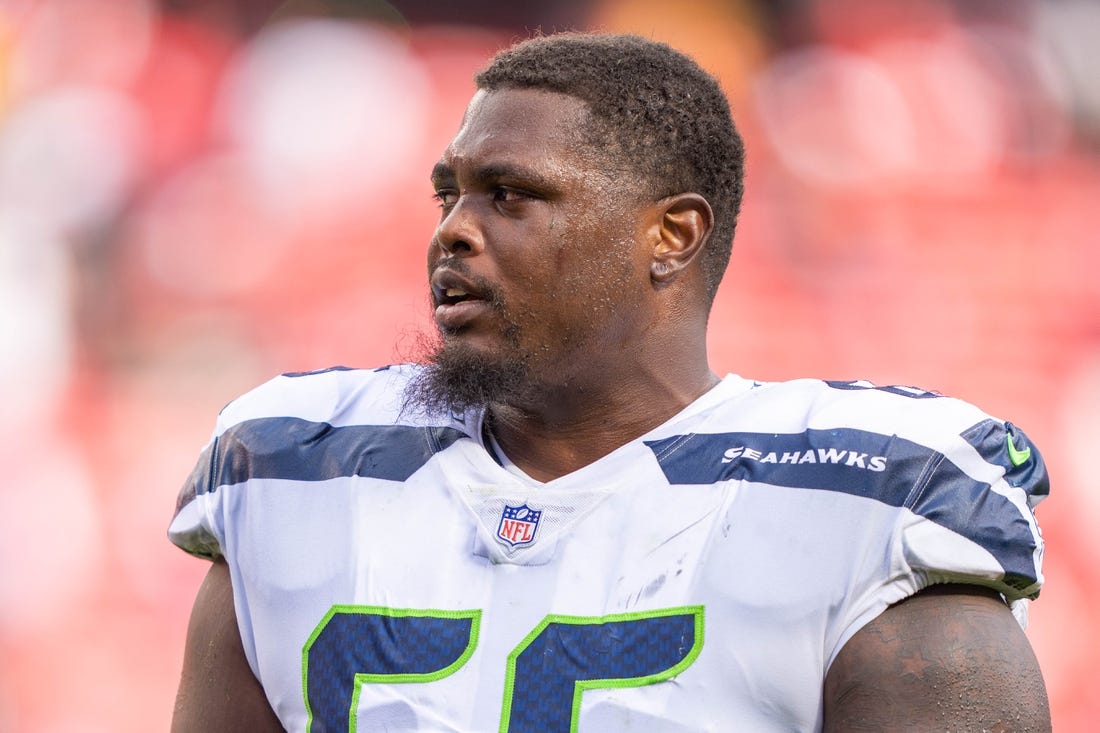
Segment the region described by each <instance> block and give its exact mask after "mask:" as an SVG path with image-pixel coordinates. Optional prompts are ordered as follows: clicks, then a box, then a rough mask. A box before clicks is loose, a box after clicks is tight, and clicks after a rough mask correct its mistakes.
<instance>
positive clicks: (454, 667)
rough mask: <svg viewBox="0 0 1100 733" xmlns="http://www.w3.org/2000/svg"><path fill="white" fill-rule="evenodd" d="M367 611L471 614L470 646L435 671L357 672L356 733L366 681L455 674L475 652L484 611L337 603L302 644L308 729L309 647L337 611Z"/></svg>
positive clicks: (351, 730)
mask: <svg viewBox="0 0 1100 733" xmlns="http://www.w3.org/2000/svg"><path fill="white" fill-rule="evenodd" d="M351 613H355V614H363V615H368V616H389V617H390V618H407V617H409V616H419V617H423V618H468V619H470V639H469V641H468V642H467V644H466V648H465V649H464V650H463V652H462V654H461V655H460V656H459V657H458V659H456V660H455V661H454V662H452V663H451V664H449V665H447V666H446V667H444V668H443V669H438V670H436V671H434V672H426V673H423V674H372V673H356V675H355V679H354V680H353V682H352V692H351V703H350V706H349V710H348V733H355V731H356V728H357V725H358V720H357V717H358V712H357V711H358V708H359V696H360V693H361V692H362V690H363V685H364V684H367V683H372V682H373V683H386V684H398V683H404V682H435V681H436V680H441V679H443V678H444V677H449V676H450V675H452V674H454V673H455V672H456V671H458V669H460V668H461V667H462V665H464V664H466V662H468V661H469V659H470V657H471V656H472V655H473V653H474V650H475V649H476V648H477V642H478V637H479V635H480V630H481V611H480V610H471V611H443V610H439V609H434V608H432V609H422V608H387V607H385V606H354V605H336V606H333V607H332V608H330V609H329V610H328V612H327V613H326V614H325V615H324V618H322V619H321V621H320V623H318V624H317V626H316V628H314V629H313V633H312V634H310V635H309V639H307V640H306V643H305V646H304V647H302V699H303V700H305V704H306V731H307V732H308V731H309V730H311V728H312V726H313V711H312V710H311V709H310V707H309V684H308V683H309V650H310V649H311V648H312V647H313V643H314V642H315V641H317V638H318V637H319V636H320V635H321V632H323V631H324V630H325V627H326V626H328V623H329V621H331V620H332V619H333V617H335V616H336V615H337V614H351Z"/></svg>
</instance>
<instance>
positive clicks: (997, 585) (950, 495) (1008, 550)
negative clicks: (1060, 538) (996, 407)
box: [899, 419, 1050, 625]
mask: <svg viewBox="0 0 1100 733" xmlns="http://www.w3.org/2000/svg"><path fill="white" fill-rule="evenodd" d="M960 437H961V438H962V440H961V441H960V442H959V443H958V446H957V448H955V449H952V450H950V451H946V452H944V453H939V454H936V455H935V457H934V458H933V459H932V460H930V461H929V463H928V465H927V466H926V467H925V470H924V471H923V473H922V474H921V476H920V477H919V478H918V480H917V482H916V484H915V485H914V487H913V490H912V493H911V494H910V497H909V499H908V501H907V502H906V508H908V509H909V513H908V514H907V515H906V517H905V519H904V520H903V522H902V527H901V531H900V533H899V537H900V542H901V553H902V556H903V558H904V562H905V563H906V564H907V565H908V566H909V568H910V570H911V572H912V573H913V574H914V575H915V576H916V578H917V580H918V585H920V587H926V586H928V585H932V584H936V583H970V584H977V585H982V586H986V587H989V588H992V589H994V590H996V591H998V592H999V593H1001V594H1002V595H1003V596H1004V598H1005V600H1006V601H1008V602H1009V603H1010V604H1012V605H1013V611H1014V613H1015V614H1016V617H1017V620H1019V621H1020V622H1021V625H1025V624H1026V603H1024V601H1025V600H1026V599H1033V598H1035V597H1037V596H1038V594H1039V590H1040V588H1041V587H1042V584H1043V573H1042V560H1043V539H1042V535H1041V533H1040V530H1039V525H1038V523H1037V521H1036V518H1035V515H1034V511H1033V510H1034V508H1035V506H1036V505H1037V504H1038V503H1039V502H1040V501H1041V500H1042V499H1044V498H1045V497H1046V496H1047V494H1048V493H1049V490H1050V484H1049V479H1048V476H1047V470H1046V466H1045V463H1044V462H1043V458H1042V456H1041V455H1040V454H1039V451H1038V449H1037V448H1036V447H1035V446H1033V445H1032V443H1031V441H1030V440H1029V439H1028V438H1027V436H1026V435H1025V434H1024V433H1023V431H1021V430H1020V429H1019V428H1016V427H1015V426H1014V425H1012V424H1011V423H1005V422H1001V421H998V420H994V419H986V420H982V421H980V422H979V423H977V424H975V425H974V426H973V427H971V428H970V429H968V430H966V431H964V432H963V433H962V434H961V436H960Z"/></svg>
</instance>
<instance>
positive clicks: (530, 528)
mask: <svg viewBox="0 0 1100 733" xmlns="http://www.w3.org/2000/svg"><path fill="white" fill-rule="evenodd" d="M541 516H542V512H541V511H535V510H534V509H532V508H531V507H529V506H527V505H526V504H523V505H521V506H508V505H505V507H504V511H503V512H502V513H501V515H500V526H499V527H497V539H499V540H502V541H504V542H507V543H508V544H509V545H511V546H512V547H518V546H519V545H529V544H531V543H532V542H534V541H535V530H537V529H538V528H539V517H541Z"/></svg>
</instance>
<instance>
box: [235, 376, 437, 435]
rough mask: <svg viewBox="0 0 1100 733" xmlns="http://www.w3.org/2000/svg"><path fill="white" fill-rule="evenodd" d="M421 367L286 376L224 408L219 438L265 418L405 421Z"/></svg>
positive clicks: (339, 422)
mask: <svg viewBox="0 0 1100 733" xmlns="http://www.w3.org/2000/svg"><path fill="white" fill-rule="evenodd" d="M418 368H419V367H417V366H416V365H411V364H400V365H391V366H385V367H380V368H378V369H352V368H348V367H331V368H328V369H322V370H318V371H312V372H292V373H286V374H280V375H279V376H277V377H275V378H273V379H270V380H268V381H267V382H264V383H263V384H261V385H259V386H257V387H256V388H254V389H252V390H250V391H249V392H246V393H245V394H243V395H241V396H240V397H238V398H237V399H235V400H233V401H232V402H230V403H229V404H228V405H226V406H225V407H224V408H222V410H221V413H220V414H219V415H218V426H217V428H216V430H215V437H217V435H219V434H221V433H222V432H225V431H226V430H229V429H230V428H232V427H233V426H235V425H239V424H241V423H244V422H247V421H249V420H257V419H264V418H299V419H302V420H308V421H311V422H326V423H333V424H352V423H365V424H385V423H396V422H399V421H400V420H401V418H402V416H403V415H404V413H405V410H404V404H403V393H404V388H405V385H406V384H407V382H408V381H409V379H410V378H411V376H412V375H413V374H414V373H415V372H416V370H417V369H418Z"/></svg>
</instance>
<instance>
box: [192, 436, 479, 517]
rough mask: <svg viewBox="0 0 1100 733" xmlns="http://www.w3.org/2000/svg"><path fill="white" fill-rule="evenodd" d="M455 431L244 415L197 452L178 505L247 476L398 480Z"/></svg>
mask: <svg viewBox="0 0 1100 733" xmlns="http://www.w3.org/2000/svg"><path fill="white" fill-rule="evenodd" d="M461 437H463V433H462V432H461V431H458V430H455V429H454V428H448V427H430V428H429V427H414V426H408V425H348V426H343V427H334V426H333V425H330V424H328V423H324V422H311V421H309V420H302V419H301V418H296V417H268V418H259V419H256V420H247V421H245V422H242V423H239V424H237V425H234V426H233V427H231V428H229V429H228V430H226V431H225V432H224V433H222V434H221V435H220V436H218V438H217V439H215V441H214V442H213V443H212V444H211V445H210V446H209V447H208V448H207V449H206V450H205V451H204V452H203V454H202V456H201V457H200V458H199V463H198V465H197V466H196V467H195V470H194V471H193V472H192V473H191V476H190V478H189V479H188V481H187V484H185V485H184V487H183V491H182V492H181V493H180V497H179V500H178V502H177V505H178V508H182V507H183V506H184V505H185V504H186V503H187V502H188V501H190V500H191V499H192V498H194V496H195V495H196V494H205V493H208V492H211V491H214V490H216V489H217V488H218V487H219V486H230V485H233V484H239V483H242V482H244V481H248V480H249V479H265V478H266V479H284V480H287V481H327V480H328V479H333V478H340V477H344V476H363V477H367V478H380V479H387V480H390V481H404V480H406V479H408V478H409V476H411V475H412V474H413V473H415V472H416V471H417V470H418V469H419V468H420V467H421V466H423V465H424V464H425V463H427V462H428V460H429V459H430V458H431V457H432V455H433V454H435V453H438V452H439V451H441V450H443V449H444V448H446V447H447V446H449V445H451V444H452V443H454V442H455V441H456V440H458V439H459V438H461ZM177 510H178V509H177Z"/></svg>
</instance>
